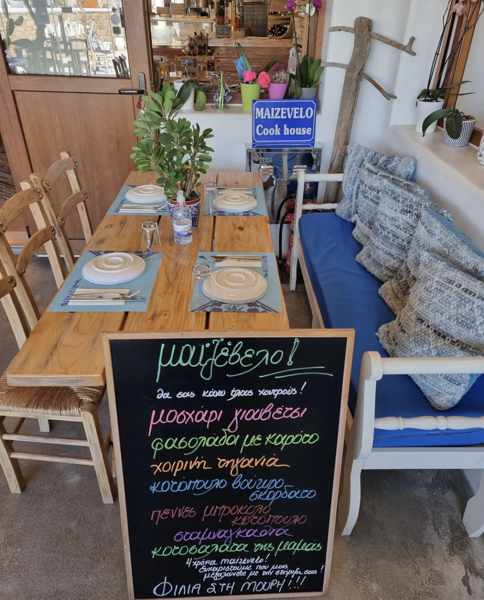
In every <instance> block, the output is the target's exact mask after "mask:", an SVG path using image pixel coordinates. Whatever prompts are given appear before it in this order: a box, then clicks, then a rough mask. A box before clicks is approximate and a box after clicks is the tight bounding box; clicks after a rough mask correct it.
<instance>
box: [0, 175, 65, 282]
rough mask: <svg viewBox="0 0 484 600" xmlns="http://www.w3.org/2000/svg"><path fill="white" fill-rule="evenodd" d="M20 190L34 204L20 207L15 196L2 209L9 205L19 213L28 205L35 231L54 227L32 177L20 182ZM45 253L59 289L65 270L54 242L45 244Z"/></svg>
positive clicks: (45, 203)
mask: <svg viewBox="0 0 484 600" xmlns="http://www.w3.org/2000/svg"><path fill="white" fill-rule="evenodd" d="M20 188H21V189H22V192H26V194H27V195H28V194H31V195H32V194H33V197H34V199H35V202H30V203H28V202H27V204H26V205H24V206H21V205H22V204H23V203H22V202H19V201H18V199H17V197H16V196H17V195H15V196H12V198H9V199H8V200H7V201H6V203H5V204H4V205H3V208H5V207H7V208H8V206H9V205H10V204H11V205H12V210H17V212H18V210H19V208H20V210H21V211H23V210H25V209H26V208H27V205H28V207H29V208H30V212H31V213H32V217H33V219H34V222H35V226H36V227H37V230H40V229H43V228H44V227H47V226H48V225H55V221H53V219H54V218H55V217H54V213H53V209H52V206H51V204H50V201H49V199H48V198H46V197H45V195H44V193H43V191H42V188H41V187H40V186H39V185H38V183H36V182H35V180H34V176H31V177H30V181H21V182H20ZM15 207H17V208H15ZM11 221H12V219H9V222H11ZM0 227H1V225H0ZM45 251H46V253H47V258H48V260H49V263H50V268H51V269H52V273H53V275H54V279H55V283H56V285H57V288H60V287H61V285H62V284H63V283H64V279H65V269H64V268H63V267H62V261H61V260H60V257H59V252H58V251H57V248H55V247H54V242H47V243H46V244H45Z"/></svg>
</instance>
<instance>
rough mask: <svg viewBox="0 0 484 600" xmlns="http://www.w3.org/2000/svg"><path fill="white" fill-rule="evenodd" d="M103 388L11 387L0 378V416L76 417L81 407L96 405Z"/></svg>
mask: <svg viewBox="0 0 484 600" xmlns="http://www.w3.org/2000/svg"><path fill="white" fill-rule="evenodd" d="M103 395H104V388H96V387H80V388H69V387H58V388H56V387H38V388H32V387H14V386H11V385H8V383H7V378H6V376H5V373H4V374H3V375H2V376H0V414H2V415H4V416H5V415H6V414H8V413H9V412H11V413H12V414H14V413H16V414H19V413H23V412H25V413H35V414H36V415H38V416H39V417H48V416H54V415H64V416H80V414H81V407H82V406H83V405H84V404H88V405H89V404H98V403H99V402H100V401H101V399H102V397H103Z"/></svg>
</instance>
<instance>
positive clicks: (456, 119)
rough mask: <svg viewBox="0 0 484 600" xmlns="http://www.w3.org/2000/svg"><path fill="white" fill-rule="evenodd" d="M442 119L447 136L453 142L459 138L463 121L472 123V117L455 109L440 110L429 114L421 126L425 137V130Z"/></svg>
mask: <svg viewBox="0 0 484 600" xmlns="http://www.w3.org/2000/svg"><path fill="white" fill-rule="evenodd" d="M441 119H444V127H445V130H446V132H447V135H448V136H449V137H450V138H452V139H453V140H457V139H459V138H460V135H461V133H462V128H463V125H464V122H465V121H472V120H473V119H474V117H472V116H470V115H466V114H465V113H463V112H462V111H461V110H459V109H457V108H442V109H441V110H436V111H434V112H433V113H431V114H430V115H429V116H428V117H427V118H426V119H425V121H424V122H423V124H422V132H423V135H425V133H426V131H427V129H428V128H429V127H430V126H431V125H432V124H433V123H435V122H437V121H440V120H441Z"/></svg>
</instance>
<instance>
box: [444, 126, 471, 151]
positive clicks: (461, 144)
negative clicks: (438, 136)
mask: <svg viewBox="0 0 484 600" xmlns="http://www.w3.org/2000/svg"><path fill="white" fill-rule="evenodd" d="M475 126H476V120H475V119H467V120H466V121H464V123H462V132H461V134H460V136H459V137H458V138H451V137H450V135H449V134H448V133H447V131H446V132H445V135H444V141H445V143H446V144H448V145H449V146H454V147H455V148H465V146H467V144H468V143H469V141H470V139H471V136H472V132H473V131H474V127H475Z"/></svg>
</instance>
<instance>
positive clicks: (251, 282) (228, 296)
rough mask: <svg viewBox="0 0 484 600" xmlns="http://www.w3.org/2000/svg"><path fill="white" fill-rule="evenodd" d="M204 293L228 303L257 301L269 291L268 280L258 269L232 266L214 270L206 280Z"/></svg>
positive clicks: (212, 298) (203, 287)
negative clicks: (252, 269)
mask: <svg viewBox="0 0 484 600" xmlns="http://www.w3.org/2000/svg"><path fill="white" fill-rule="evenodd" d="M202 290H203V293H204V294H205V296H207V298H210V299H211V300H217V301H218V302H224V303H226V304H245V303H247V302H255V301H256V300H259V299H260V298H262V296H264V294H265V293H266V291H267V280H266V279H265V278H264V277H262V275H261V274H260V273H258V272H257V271H251V270H249V269H243V268H241V267H230V268H226V269H219V270H217V271H213V272H212V273H210V275H209V276H208V277H207V279H205V280H204V282H203V286H202Z"/></svg>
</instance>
